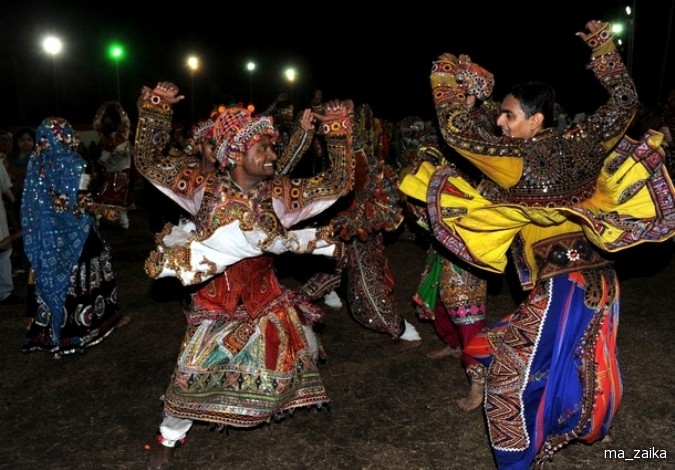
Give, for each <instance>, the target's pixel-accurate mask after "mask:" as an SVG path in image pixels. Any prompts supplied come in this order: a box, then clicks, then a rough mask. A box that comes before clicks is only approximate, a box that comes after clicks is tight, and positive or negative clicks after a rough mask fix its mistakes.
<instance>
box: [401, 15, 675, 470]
mask: <svg viewBox="0 0 675 470" xmlns="http://www.w3.org/2000/svg"><path fill="white" fill-rule="evenodd" d="M586 28H587V30H586V31H584V32H579V33H577V36H578V37H580V38H581V39H583V40H584V41H585V42H586V44H588V46H590V48H591V50H592V53H591V61H590V64H589V66H588V67H589V69H590V70H591V71H592V72H593V73H594V74H595V76H596V77H597V78H598V81H599V83H600V84H601V85H602V86H603V87H604V88H605V90H606V91H607V92H608V94H609V99H608V100H607V102H606V103H605V104H604V105H603V106H601V107H600V108H599V109H598V110H597V111H596V112H594V113H592V114H590V115H588V116H586V118H585V119H584V120H583V121H581V122H580V123H578V124H575V125H573V127H571V128H569V129H567V130H566V131H565V132H564V133H562V134H556V132H555V129H554V126H555V120H554V115H553V109H554V105H555V101H556V96H555V92H554V91H553V89H552V88H551V87H550V86H548V85H547V84H544V83H540V82H527V83H523V84H518V85H515V86H514V87H512V88H511V90H510V91H509V93H507V94H506V96H505V97H504V99H503V100H502V102H501V105H500V106H499V107H497V108H496V109H497V110H498V111H497V113H496V114H495V120H496V122H497V125H498V126H500V127H501V130H502V133H503V135H502V136H494V135H492V134H490V133H485V132H483V131H482V130H481V129H480V128H479V127H476V126H475V123H474V122H473V121H472V120H471V116H470V112H471V109H472V107H473V105H475V104H476V103H477V100H482V99H485V98H486V97H488V96H490V93H491V91H492V87H493V85H494V78H493V76H492V74H490V73H489V72H488V71H487V70H485V69H483V68H482V67H480V66H478V65H477V64H475V63H472V62H471V59H470V58H469V57H468V56H465V55H462V56H459V58H457V57H456V56H455V55H453V54H443V55H441V56H440V57H439V59H438V60H437V61H436V62H435V63H434V64H433V67H432V72H431V84H432V89H433V98H434V102H435V104H436V109H437V114H438V119H439V124H440V126H439V128H440V129H441V132H442V134H443V137H444V140H445V141H446V142H447V143H448V145H450V146H451V147H453V148H454V149H456V150H457V151H458V152H459V153H460V154H461V155H462V156H463V157H465V158H467V159H468V160H469V161H471V162H472V163H473V164H474V165H475V166H476V167H478V168H479V169H480V170H481V171H482V172H483V173H484V174H485V175H486V176H487V177H488V178H490V180H491V181H487V182H483V184H482V185H481V187H480V191H478V190H477V189H476V188H474V187H472V186H471V184H470V183H468V182H467V181H466V180H465V179H463V178H462V177H461V176H460V175H459V174H458V173H457V172H456V171H455V170H454V169H453V168H451V167H447V166H446V167H440V168H435V167H433V165H430V164H426V163H423V164H422V165H421V167H420V169H419V170H418V171H417V172H416V173H415V174H414V175H409V176H407V177H406V178H405V179H404V181H403V182H402V184H401V190H402V191H403V192H404V193H405V194H407V195H408V196H410V197H412V198H414V199H416V200H418V201H423V202H424V203H425V205H426V208H427V211H428V213H429V220H430V224H431V229H432V231H433V233H434V235H435V237H436V238H437V239H438V240H439V241H440V242H441V243H442V244H443V245H444V246H445V247H446V248H448V249H450V250H451V251H452V252H453V253H455V254H456V255H457V256H459V257H460V258H461V259H463V260H465V261H467V262H469V263H471V264H473V265H474V266H477V267H481V268H483V269H487V270H490V271H494V272H503V270H504V268H505V265H506V262H507V257H506V251H507V249H508V248H509V247H511V250H512V255H513V256H512V258H513V261H514V263H515V264H516V270H517V272H518V274H519V276H520V280H521V285H522V286H523V288H524V289H527V290H531V292H530V295H529V297H528V298H527V299H526V300H525V301H524V302H522V303H521V304H520V306H519V307H518V308H517V310H516V311H515V312H513V313H512V314H510V315H508V316H507V317H506V318H504V319H503V321H501V322H499V323H498V324H497V325H495V326H493V327H492V328H490V330H489V331H488V332H486V333H485V334H480V335H477V336H475V337H474V339H473V340H472V341H471V343H470V344H469V345H468V346H467V347H466V348H465V349H464V351H465V353H467V354H470V355H473V356H474V357H476V358H477V359H479V360H481V361H482V362H483V364H484V365H485V366H487V367H488V368H487V369H485V368H483V369H482V370H481V369H480V368H477V370H476V373H477V376H478V375H480V373H481V372H483V371H484V370H487V374H486V375H485V376H484V378H479V379H477V380H479V381H480V382H478V383H479V384H480V385H481V386H484V387H485V395H484V398H483V399H484V406H485V411H486V416H487V421H488V429H489V434H490V442H491V445H492V448H493V453H494V456H495V459H496V463H497V466H498V467H499V468H500V469H502V468H530V467H531V466H532V465H533V464H534V465H535V466H538V465H541V464H543V462H545V461H546V460H548V459H550V458H551V457H552V456H553V454H554V452H556V451H558V450H560V449H561V448H562V447H564V446H565V445H566V444H568V443H570V442H572V441H575V440H579V441H583V442H586V443H593V442H596V441H598V440H600V439H603V438H604V437H605V436H607V434H608V432H609V429H610V426H611V424H612V418H613V417H614V415H615V414H616V412H617V409H618V407H619V404H620V403H621V397H622V393H623V383H622V378H621V373H620V370H619V364H618V359H617V350H616V335H617V328H618V319H619V282H618V279H617V276H616V273H615V271H614V269H613V267H612V259H611V256H609V254H608V253H611V252H615V251H618V250H622V249H626V248H628V247H631V246H634V245H636V244H639V243H643V242H660V241H663V240H666V239H668V238H670V237H672V236H673V235H675V207H674V201H675V189H674V188H673V185H672V181H671V180H670V176H669V175H668V172H667V171H666V169H665V165H664V163H663V159H664V152H663V149H662V148H661V147H660V145H661V143H662V142H663V135H662V134H659V133H656V132H649V133H647V134H646V135H645V136H644V137H643V139H642V140H641V141H640V142H636V141H634V140H632V139H628V138H623V137H624V132H625V131H626V129H627V127H628V125H629V124H630V122H631V119H632V117H633V115H634V113H635V110H636V107H637V103H638V97H637V92H636V89H635V85H634V83H633V80H632V78H631V77H630V75H629V74H628V71H627V70H626V67H625V65H624V64H623V61H622V59H621V56H620V54H619V53H618V52H617V51H616V48H615V45H614V41H613V39H612V34H611V32H610V25H609V23H605V22H601V21H590V22H588V23H587V24H586ZM481 107H482V106H481ZM478 404H480V399H479V400H478Z"/></svg>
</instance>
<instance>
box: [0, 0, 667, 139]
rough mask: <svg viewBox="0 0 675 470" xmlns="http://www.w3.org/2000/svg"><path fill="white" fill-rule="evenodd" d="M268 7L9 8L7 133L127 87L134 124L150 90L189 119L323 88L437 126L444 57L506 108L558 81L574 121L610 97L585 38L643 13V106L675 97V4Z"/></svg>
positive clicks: (386, 114) (72, 115)
mask: <svg viewBox="0 0 675 470" xmlns="http://www.w3.org/2000/svg"><path fill="white" fill-rule="evenodd" d="M266 3H267V2H266ZM266 3H265V4H263V3H259V2H241V3H236V4H235V3H232V2H227V3H220V2H180V3H169V2H136V3H135V4H128V3H126V2H109V1H103V2H81V1H75V0H71V1H58V0H55V1H46V0H42V1H34V0H33V1H30V0H29V1H22V2H17V1H9V2H3V9H2V14H1V15H0V44H1V46H0V70H1V71H2V72H1V73H0V127H10V128H13V127H17V126H20V125H30V126H37V125H38V124H39V123H40V122H41V121H42V119H43V118H45V117H47V116H48V115H53V114H60V115H62V116H64V117H66V118H67V119H69V120H70V121H71V122H72V123H73V124H75V125H76V126H83V125H84V126H86V125H90V124H91V122H92V121H93V118H94V114H95V112H96V109H97V108H98V106H99V105H100V104H101V103H102V102H103V101H106V100H113V99H117V98H118V94H117V89H118V86H117V85H118V83H119V91H120V93H119V98H120V99H121V101H122V104H123V106H124V108H125V109H126V110H127V111H128V112H129V113H130V115H131V116H132V118H133V117H135V101H136V98H137V96H138V94H139V91H140V89H141V87H142V86H143V85H147V86H154V85H155V84H156V82H157V81H159V80H171V81H174V82H175V83H177V84H178V85H179V87H180V88H181V90H182V91H183V92H184V93H185V94H186V95H188V96H187V98H186V100H185V101H184V103H183V104H182V105H179V106H178V107H177V108H176V113H177V115H176V117H177V118H178V119H179V120H188V121H189V120H191V118H192V117H194V118H199V117H204V116H206V115H207V114H208V113H209V111H210V110H211V108H212V107H213V105H215V104H220V103H225V104H230V103H231V102H248V101H249V99H250V97H251V96H250V95H251V94H252V97H253V102H254V104H255V105H256V107H257V109H258V110H262V109H264V108H265V107H266V106H267V105H269V104H270V103H271V102H272V100H273V99H274V98H275V97H276V96H277V94H279V93H281V92H287V93H288V92H290V94H292V98H293V102H294V103H295V104H296V107H304V106H306V105H307V104H308V102H309V99H310V98H311V95H312V92H313V90H314V89H316V88H319V89H322V90H323V92H324V97H325V98H327V99H330V98H352V99H354V100H355V101H356V102H369V103H370V104H371V105H372V107H373V109H374V112H375V114H376V115H378V116H380V117H382V118H385V119H388V120H394V121H395V120H400V119H402V118H403V117H405V116H410V115H419V116H422V117H423V118H425V119H427V118H428V119H432V118H433V112H434V110H433V105H432V101H431V94H430V90H429V79H428V77H429V70H430V66H431V63H432V61H433V60H434V59H435V58H436V57H437V56H438V55H439V54H441V53H443V52H446V51H449V52H454V53H467V54H469V55H470V56H471V57H472V59H473V60H474V61H475V62H477V63H479V64H481V65H483V66H485V67H486V68H488V69H489V70H491V71H492V72H493V73H494V74H495V76H496V78H497V85H496V89H495V97H496V98H497V99H501V96H502V95H503V93H504V91H505V90H506V89H507V88H508V87H509V86H510V85H511V84H512V83H513V82H519V81H523V80H528V79H541V80H546V81H549V82H551V83H552V84H553V85H554V86H555V87H556V89H557V91H558V95H559V96H558V98H559V102H560V103H561V104H562V105H563V107H564V108H565V110H566V111H568V114H570V115H573V114H575V113H577V112H579V111H588V110H592V109H594V107H595V106H596V105H597V104H598V103H600V102H602V101H603V100H604V99H605V98H606V95H605V93H604V91H603V90H602V89H601V88H600V86H599V85H598V84H597V83H596V81H595V79H594V78H593V77H592V75H591V73H590V72H589V71H587V70H586V69H585V66H586V63H587V62H588V59H589V51H588V49H587V47H586V46H585V45H584V44H583V42H582V41H581V40H580V39H578V38H577V37H575V32H577V31H580V30H583V28H584V24H585V23H586V22H587V21H589V20H591V19H603V20H608V21H613V22H616V21H621V20H623V21H625V20H626V19H627V17H626V15H625V13H624V11H623V7H624V6H625V5H626V4H632V5H633V6H634V7H635V22H634V34H633V35H632V36H631V35H630V34H629V31H630V29H628V31H627V32H626V33H624V35H623V40H624V46H623V48H622V55H623V56H624V60H625V61H626V62H630V65H631V69H632V71H633V75H634V77H635V79H636V83H637V85H638V91H639V92H640V96H641V99H642V101H643V102H645V103H646V104H648V105H655V104H656V103H657V102H659V101H660V100H662V99H663V98H664V97H665V96H666V94H667V92H668V91H669V90H670V89H672V88H675V72H674V68H675V67H674V64H673V60H672V58H671V57H670V56H672V55H673V54H672V51H673V47H672V43H673V39H672V34H671V32H670V30H671V27H672V21H673V8H674V5H675V0H663V1H658V2H657V1H645V0H642V1H637V0H626V1H623V2H621V1H617V0H598V1H592V2H591V1H588V0H584V1H578V0H570V1H566V2H540V3H539V5H538V6H537V7H533V6H532V5H531V4H530V3H529V2H502V3H500V4H499V5H490V4H488V2H450V1H446V2H424V1H422V2H408V3H404V4H402V5H401V4H394V3H388V4H383V5H380V6H375V5H369V4H368V5H367V4H366V2H349V1H344V2H337V3H327V4H321V3H318V2H313V3H307V4H300V3H296V2H283V3H277V4H276V6H269V5H267V4H266ZM526 3H527V5H526ZM47 33H52V34H55V35H58V36H59V37H61V39H62V41H63V42H64V50H63V52H62V53H61V54H60V55H59V56H56V57H50V56H48V55H46V54H45V52H44V51H43V49H42V38H43V37H44V36H45V35H46V34H47ZM631 37H632V41H631ZM112 41H119V42H121V43H123V44H124V45H125V46H126V56H125V57H124V58H123V59H122V60H120V61H119V62H118V63H117V67H116V66H115V62H114V61H113V60H112V59H109V58H108V56H107V54H106V49H107V46H108V44H110V43H111V42H112ZM630 44H632V53H631V47H630ZM190 54H195V55H197V56H199V57H200V59H201V66H200V68H199V70H197V71H195V72H194V73H193V74H192V75H191V73H190V71H189V70H188V68H187V67H186V60H187V57H188V55H190ZM248 60H254V61H255V62H256V63H257V68H256V70H255V71H254V72H252V73H249V72H248V71H247V70H246V69H245V64H246V62H247V61H248ZM289 66H293V67H294V68H295V69H296V70H297V72H298V77H297V80H296V81H295V82H294V84H293V85H292V86H291V85H290V83H289V82H288V80H287V79H286V78H285V76H284V74H283V71H284V70H285V69H286V68H287V67H289ZM192 91H194V93H192ZM251 91H252V93H251ZM193 99H194V101H192V100H193ZM192 109H194V113H193V111H192ZM193 114H194V116H192V115H193Z"/></svg>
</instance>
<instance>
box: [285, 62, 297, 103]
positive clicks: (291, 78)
mask: <svg viewBox="0 0 675 470" xmlns="http://www.w3.org/2000/svg"><path fill="white" fill-rule="evenodd" d="M284 73H285V74H286V79H287V80H288V82H289V83H290V84H291V89H290V93H289V96H290V104H291V105H293V83H294V82H295V79H296V78H297V76H298V74H297V72H296V71H295V69H294V68H293V67H289V68H287V69H286V72H284Z"/></svg>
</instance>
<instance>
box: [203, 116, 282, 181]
mask: <svg viewBox="0 0 675 470" xmlns="http://www.w3.org/2000/svg"><path fill="white" fill-rule="evenodd" d="M263 135H269V136H270V137H271V138H272V142H273V143H274V142H276V140H277V138H278V137H279V132H278V131H277V130H276V129H275V127H274V125H273V123H272V118H271V117H269V116H261V117H257V118H254V117H252V116H251V113H250V112H249V111H248V110H247V109H244V108H228V109H226V110H225V111H223V112H222V113H220V114H219V115H218V117H217V118H216V121H215V123H214V124H213V137H215V139H216V160H218V163H220V165H221V166H222V167H223V168H228V167H231V166H232V164H233V162H231V158H232V154H233V153H236V152H240V153H244V152H246V151H247V150H248V149H249V148H251V147H252V146H253V145H255V143H256V142H258V141H259V140H260V137H262V136H263Z"/></svg>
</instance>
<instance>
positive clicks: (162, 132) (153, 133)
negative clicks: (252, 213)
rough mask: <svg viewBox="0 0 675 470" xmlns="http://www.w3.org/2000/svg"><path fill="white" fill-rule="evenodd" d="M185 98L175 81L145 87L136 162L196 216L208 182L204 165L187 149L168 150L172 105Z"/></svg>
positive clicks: (160, 187) (152, 181) (166, 193)
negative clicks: (185, 150)
mask: <svg viewBox="0 0 675 470" xmlns="http://www.w3.org/2000/svg"><path fill="white" fill-rule="evenodd" d="M183 98H185V97H184V96H183V95H180V94H179V89H178V87H177V86H176V85H174V84H173V83H171V82H166V81H165V82H159V83H157V85H156V86H155V88H153V89H151V88H148V87H143V89H142V91H141V96H140V97H139V99H138V127H137V130H136V140H135V144H134V164H135V166H136V169H137V170H138V172H139V173H140V174H141V175H143V177H145V178H146V179H147V180H148V181H149V182H150V183H152V184H153V185H154V186H155V187H157V189H159V190H160V191H161V192H162V193H164V194H165V195H167V196H168V197H170V198H171V199H173V200H174V201H175V202H176V203H178V204H179V205H180V206H181V207H183V208H184V209H186V210H187V211H188V212H189V213H191V214H193V215H194V214H196V213H197V210H198V208H199V204H200V203H201V198H202V195H203V185H204V183H205V182H206V178H203V174H202V169H201V165H200V164H199V162H198V161H197V160H196V159H194V158H192V157H191V156H190V155H187V154H185V153H184V152H168V145H169V140H170V136H171V120H172V118H173V109H172V106H173V105H174V104H176V103H178V102H180V101H181V100H183ZM198 182H199V184H198Z"/></svg>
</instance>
